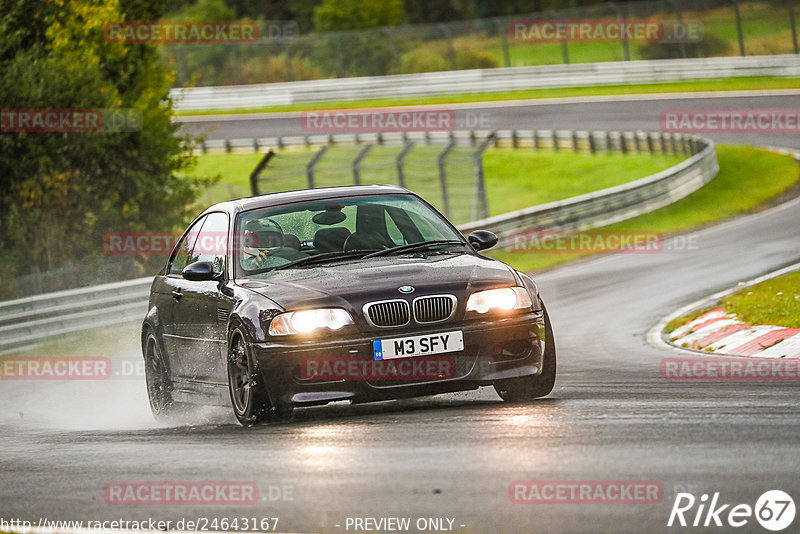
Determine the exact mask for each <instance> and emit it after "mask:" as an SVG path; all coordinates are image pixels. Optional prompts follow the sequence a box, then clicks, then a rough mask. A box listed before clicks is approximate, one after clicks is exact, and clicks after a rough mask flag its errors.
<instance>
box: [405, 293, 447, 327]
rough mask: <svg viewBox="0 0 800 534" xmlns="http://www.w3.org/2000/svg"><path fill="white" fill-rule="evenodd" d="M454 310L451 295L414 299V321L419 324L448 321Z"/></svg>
mask: <svg viewBox="0 0 800 534" xmlns="http://www.w3.org/2000/svg"><path fill="white" fill-rule="evenodd" d="M455 309H456V298H455V297H454V296H453V295H432V296H430V297H419V298H416V299H414V320H415V321H416V322H418V323H420V324H425V323H438V322H439V321H445V320H447V319H449V318H450V317H451V316H452V315H453V312H454V311H455Z"/></svg>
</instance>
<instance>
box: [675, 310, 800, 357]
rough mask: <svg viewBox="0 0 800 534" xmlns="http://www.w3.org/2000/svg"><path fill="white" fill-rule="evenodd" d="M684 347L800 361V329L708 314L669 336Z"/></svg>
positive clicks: (723, 313)
mask: <svg viewBox="0 0 800 534" xmlns="http://www.w3.org/2000/svg"><path fill="white" fill-rule="evenodd" d="M669 341H670V342H671V343H674V344H676V345H678V346H680V347H685V348H690V349H695V350H702V351H706V352H713V353H716V354H725V355H727V356H756V357H759V358H800V328H784V327H781V326H772V325H755V326H754V325H750V324H747V323H743V322H741V321H738V320H737V319H736V317H734V316H731V315H728V314H726V313H725V310H724V309H723V308H716V309H714V310H711V311H709V312H706V313H704V314H702V315H700V316H698V317H697V318H695V319H694V320H692V321H690V322H689V323H687V324H685V325H683V326H681V327H680V328H677V329H675V330H674V331H673V332H671V333H670V334H669Z"/></svg>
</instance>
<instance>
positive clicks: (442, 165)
mask: <svg viewBox="0 0 800 534" xmlns="http://www.w3.org/2000/svg"><path fill="white" fill-rule="evenodd" d="M455 146H456V140H455V139H453V138H451V139H450V142H449V143H447V146H446V147H445V148H444V150H442V152H441V153H440V154H439V157H438V158H437V160H436V163H437V165H438V167H439V183H440V184H441V186H442V205H443V207H444V216H445V217H447V218H448V219H449V218H450V198H449V197H448V196H447V168H446V161H445V160H446V159H447V156H449V155H450V152H452V151H453V149H454V148H455Z"/></svg>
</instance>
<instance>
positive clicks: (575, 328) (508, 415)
mask: <svg viewBox="0 0 800 534" xmlns="http://www.w3.org/2000/svg"><path fill="white" fill-rule="evenodd" d="M774 98H777V97H770V99H771V100H770V101H769V102H759V104H758V107H764V108H766V107H787V106H789V105H791V103H792V102H797V97H794V98H793V99H791V100H785V98H787V97H780V98H779V100H778V101H773V100H772V99H774ZM739 104H740V103H737V105H739ZM620 105H621V104H618V103H611V104H587V105H585V107H583V111H582V112H580V113H579V112H578V111H577V109H576V110H574V111H573V114H572V115H569V114H568V113H566V112H565V111H564V110H558V111H553V110H550V108H549V107H548V108H547V109H548V110H549V111H545V110H544V109H541V108H540V109H539V111H543V112H545V113H549V114H550V115H551V119H552V120H554V121H555V120H556V118H557V116H561V118H564V119H565V120H563V121H561V120H559V121H558V123H557V125H558V126H559V127H564V128H570V127H574V125H573V123H572V122H570V121H578V120H579V118H580V115H582V116H583V117H584V119H585V121H594V122H585V124H592V127H594V125H597V127H598V128H599V127H600V124H603V125H606V124H608V121H610V122H611V124H608V126H607V127H611V128H614V127H617V126H615V125H614V122H613V121H614V120H623V119H620V118H617V119H615V117H618V116H619V114H620V113H622V112H623V109H626V110H627V111H626V112H630V113H632V115H631V116H629V117H628V119H624V121H625V122H626V124H628V123H630V124H635V125H638V124H639V121H645V119H644V118H642V117H641V114H642V113H645V112H646V113H650V112H652V107H651V108H650V109H649V111H648V110H647V109H642V110H640V112H639V113H638V114H637V113H634V111H633V110H632V109H631V108H620V107H619V106H620ZM718 107H734V106H733V105H730V106H728V105H727V104H726V105H725V106H718ZM506 112H507V113H509V116H515V117H516V116H518V113H517V114H515V113H514V112H513V110H511V111H509V110H506V111H504V113H506ZM570 117H571V118H570ZM637 117H638V118H637ZM606 119H607V120H606ZM648 124H649V123H648ZM506 127H509V126H506ZM542 127H547V126H542ZM604 127H606V126H604ZM625 127H626V128H638V127H641V128H646V129H647V128H650V127H649V126H631V125H628V126H625ZM656 127H657V125H656ZM248 135H249V133H244V132H243V133H241V134H239V135H237V136H236V137H246V136H248ZM748 137H749V139H748V142H759V141H760V142H759V144H780V145H783V146H795V147H797V146H798V139H797V137H796V136H795V137H793V138H791V137H789V136H785V135H784V136H778V137H777V138H776V139H775V140H772V139H769V138H766V137H761V138H758V139H757V140H756V139H755V138H756V137H757V136H752V135H751V136H748ZM765 178H766V177H765ZM799 227H800V200H796V201H792V202H790V203H788V204H785V205H783V206H780V207H778V208H774V209H772V210H770V211H767V212H764V213H761V214H757V215H753V216H749V217H745V218H740V219H738V220H736V221H734V222H731V223H726V224H723V225H720V226H718V227H714V228H710V229H706V230H704V231H702V232H699V233H698V234H697V237H696V243H697V248H696V249H694V250H670V248H671V247H670V243H667V250H665V251H664V252H661V253H659V254H627V255H615V256H609V257H605V258H600V259H596V260H592V261H588V262H584V263H580V264H575V265H571V266H568V267H565V268H562V269H559V270H556V271H552V272H548V273H543V274H542V275H540V276H535V278H536V280H537V282H538V283H539V285H540V289H541V293H542V295H543V296H544V298H545V300H546V302H547V304H548V307H549V309H550V313H551V315H552V319H553V326H554V331H555V338H556V342H557V346H558V357H559V375H558V379H557V381H556V388H555V390H554V392H553V393H552V394H551V395H550V396H549V397H548V398H546V399H543V400H540V401H537V402H533V403H529V404H524V405H508V404H504V403H502V402H501V401H500V400H499V398H498V397H497V396H496V395H495V393H494V391H493V390H491V389H488V388H485V389H481V390H479V391H477V392H469V393H464V394H454V395H443V396H437V397H433V398H425V399H417V400H409V401H402V402H387V403H380V404H372V405H361V406H343V405H336V406H328V407H322V408H312V409H305V410H298V411H296V414H295V418H294V421H293V422H291V423H286V424H272V425H265V426H260V427H257V428H254V429H244V428H240V427H238V426H236V425H235V424H233V422H232V421H231V419H230V418H229V417H228V416H227V414H216V413H214V414H209V415H207V418H206V419H205V420H204V422H203V423H202V424H196V425H193V426H179V427H161V426H158V425H156V424H155V423H153V422H152V421H151V419H150V418H149V414H148V408H147V405H146V399H145V396H144V384H143V381H141V380H119V381H98V382H69V383H64V382H50V383H45V382H38V383H32V382H27V383H11V382H4V383H3V384H0V397H1V398H2V405H3V408H4V410H3V411H2V414H0V451H2V452H0V517H1V518H4V519H8V518H20V519H27V520H31V521H34V522H36V521H39V519H40V518H42V517H46V518H48V519H49V520H53V519H83V520H98V519H119V518H125V519H135V520H143V519H147V518H156V519H162V520H173V521H178V520H180V519H182V518H183V519H195V518H198V517H219V518H221V517H227V518H233V517H243V516H244V517H256V518H261V517H278V518H280V521H279V523H278V530H280V531H293V532H317V531H322V532H354V530H353V528H352V527H351V528H350V530H346V529H345V525H346V519H347V518H348V517H365V516H366V517H375V518H381V517H409V518H411V520H412V524H413V523H414V522H415V521H416V520H417V519H418V518H436V517H440V518H450V519H452V520H453V527H452V528H453V529H455V530H458V531H465V532H659V531H676V530H678V531H680V530H692V531H695V530H698V529H680V528H676V527H673V528H671V529H670V528H667V527H666V523H667V519H668V517H669V513H670V509H671V506H672V499H673V496H674V494H675V492H676V491H680V490H681V488H687V487H689V488H691V489H692V490H693V491H694V492H695V494H696V495H698V496H699V494H700V493H702V492H709V493H713V492H717V491H718V492H720V494H721V495H720V500H721V501H723V502H725V503H731V504H738V503H747V504H750V505H754V504H755V501H756V499H757V498H758V496H759V495H760V494H761V493H763V492H764V491H766V490H770V489H781V490H784V491H786V492H788V493H789V494H790V495H792V496H793V497H794V498H795V501H797V502H799V503H800V501H798V499H800V468H799V467H798V465H800V462H798V460H797V458H798V456H799V455H800V438H798V436H800V410H798V400H797V399H798V393H800V389H798V384H797V383H775V382H772V383H741V382H739V383H703V384H697V383H683V382H671V381H665V380H663V379H661V378H660V375H659V363H660V361H661V359H662V358H664V357H666V356H669V355H670V353H668V352H665V351H664V350H663V349H659V348H655V347H652V346H650V345H648V344H647V342H646V341H645V334H646V332H647V330H648V329H649V328H650V327H651V326H652V325H653V324H655V323H656V322H657V321H658V320H659V319H660V318H661V317H662V316H664V315H665V314H667V313H669V312H671V311H673V310H674V309H675V308H677V307H679V306H681V305H684V304H686V303H688V302H691V301H693V300H696V299H698V298H701V297H702V296H704V295H706V294H709V293H713V292H715V291H718V290H720V289H723V288H726V287H728V286H731V285H735V284H736V283H737V282H739V281H741V280H746V279H749V278H753V277H755V276H758V275H760V274H763V273H766V272H768V271H771V270H774V269H776V268H779V267H781V266H784V265H788V264H790V263H794V262H796V261H798V260H800V232H798V229H799ZM672 248H675V247H674V246H673V247H672ZM411 282H412V283H413V281H411ZM131 339H132V342H131V344H130V349H129V350H128V349H123V350H122V351H121V352H120V353H119V354H118V356H121V357H130V358H134V357H136V355H137V348H136V346H135V342H133V340H134V336H131ZM19 412H23V415H22V416H20V415H19ZM144 480H150V481H186V480H195V481H205V480H209V481H224V480H236V481H252V482H255V483H256V484H257V485H258V486H259V488H260V493H261V499H260V501H259V502H258V503H257V504H255V505H250V506H240V507H228V506H213V507H199V506H119V505H110V504H107V503H106V502H105V500H104V494H103V488H104V486H105V485H106V484H107V483H109V482H114V481H144ZM515 480H651V481H658V482H660V483H661V484H662V485H663V488H664V495H663V500H662V502H660V503H658V504H611V505H601V504H593V505H589V504H557V505H543V504H514V503H512V502H511V501H510V499H509V485H510V484H511V483H512V482H513V481H515ZM277 487H289V488H291V494H290V495H289V496H287V497H290V498H283V499H279V498H277V497H276V495H275V494H276V493H278V492H277V491H276V490H275V488H277ZM271 489H272V492H271V491H270V490H271ZM270 493H272V495H271V494H270ZM271 497H272V498H274V500H271ZM693 511H694V510H693ZM444 524H445V525H447V524H448V522H447V521H445V522H444ZM337 525H339V526H337ZM462 525H463V526H462ZM798 525H800V520H795V522H794V523H793V525H792V527H790V528H789V529H788V530H786V532H790V531H791V532H794V531H797V526H798ZM173 526H174V523H173ZM711 530H714V531H720V532H722V531H726V530H730V528H728V529H723V528H717V529H711ZM412 531H416V529H412ZM427 531H428V532H433V531H435V530H427ZM738 531H739V532H766V531H765V530H764V529H762V528H761V527H759V526H758V524H757V523H756V522H755V521H754V520H753V519H750V521H749V523H748V524H747V525H746V526H745V527H743V528H740V529H738Z"/></svg>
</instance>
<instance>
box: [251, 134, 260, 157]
mask: <svg viewBox="0 0 800 534" xmlns="http://www.w3.org/2000/svg"><path fill="white" fill-rule="evenodd" d="M259 150H261V147H259V146H258V138H257V137H254V138H253V152H255V153H256V154H258V152H259Z"/></svg>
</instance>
